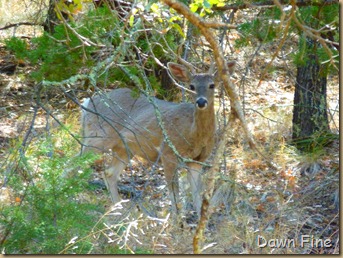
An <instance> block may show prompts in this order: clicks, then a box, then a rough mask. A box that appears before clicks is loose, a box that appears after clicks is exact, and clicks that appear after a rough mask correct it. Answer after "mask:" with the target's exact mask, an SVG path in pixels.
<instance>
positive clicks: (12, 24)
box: [0, 22, 43, 30]
mask: <svg viewBox="0 0 343 258" xmlns="http://www.w3.org/2000/svg"><path fill="white" fill-rule="evenodd" d="M23 25H26V26H43V24H42V23H35V22H18V23H10V24H8V25H6V26H4V27H2V28H0V30H7V29H9V28H12V27H18V26H23Z"/></svg>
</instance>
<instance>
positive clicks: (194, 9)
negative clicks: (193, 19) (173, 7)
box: [189, 3, 199, 13]
mask: <svg viewBox="0 0 343 258" xmlns="http://www.w3.org/2000/svg"><path fill="white" fill-rule="evenodd" d="M189 7H190V9H191V11H192V12H193V13H195V12H196V11H198V8H199V6H198V5H197V4H194V3H193V4H190V5H189Z"/></svg>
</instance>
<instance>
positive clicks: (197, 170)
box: [187, 163, 202, 216]
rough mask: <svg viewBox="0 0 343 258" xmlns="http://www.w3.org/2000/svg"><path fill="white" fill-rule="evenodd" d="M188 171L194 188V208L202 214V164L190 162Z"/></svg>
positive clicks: (189, 180)
mask: <svg viewBox="0 0 343 258" xmlns="http://www.w3.org/2000/svg"><path fill="white" fill-rule="evenodd" d="M188 168H189V169H188V173H187V178H188V182H189V183H190V185H191V188H192V196H193V204H194V208H195V210H196V212H197V214H198V216H200V211H201V204H202V197H201V193H202V180H201V170H202V166H201V165H200V164H197V163H189V164H188Z"/></svg>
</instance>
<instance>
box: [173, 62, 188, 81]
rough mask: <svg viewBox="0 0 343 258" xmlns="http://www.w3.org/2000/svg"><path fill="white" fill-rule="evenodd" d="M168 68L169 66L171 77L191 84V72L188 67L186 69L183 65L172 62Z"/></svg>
mask: <svg viewBox="0 0 343 258" xmlns="http://www.w3.org/2000/svg"><path fill="white" fill-rule="evenodd" d="M167 66H168V69H169V71H170V73H171V75H172V76H173V77H174V78H175V79H176V80H179V81H181V82H185V83H188V82H190V79H191V73H190V72H189V70H188V69H187V68H186V67H184V66H183V65H179V64H175V63H172V62H169V63H168V64H167Z"/></svg>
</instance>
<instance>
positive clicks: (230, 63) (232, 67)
mask: <svg viewBox="0 0 343 258" xmlns="http://www.w3.org/2000/svg"><path fill="white" fill-rule="evenodd" d="M226 67H227V69H228V70H229V74H230V75H232V74H233V73H234V72H235V68H236V61H228V62H227V63H226ZM217 72H218V70H216V71H215V72H214V73H213V76H216V75H217Z"/></svg>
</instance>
